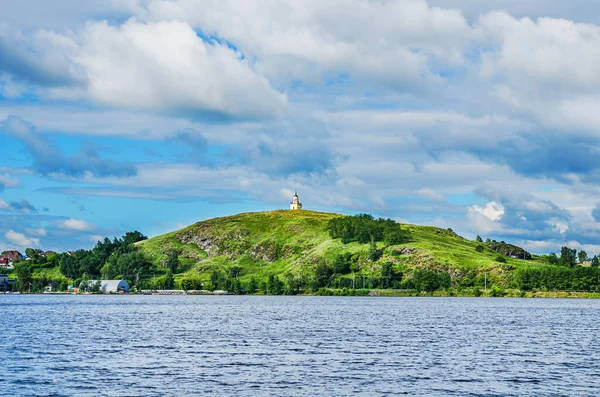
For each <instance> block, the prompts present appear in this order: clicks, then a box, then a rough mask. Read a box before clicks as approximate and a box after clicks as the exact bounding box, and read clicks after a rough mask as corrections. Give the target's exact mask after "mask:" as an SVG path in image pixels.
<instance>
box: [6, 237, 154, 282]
mask: <svg viewBox="0 0 600 397" xmlns="http://www.w3.org/2000/svg"><path fill="white" fill-rule="evenodd" d="M146 238H147V237H146V236H144V235H143V234H142V233H140V232H138V231H134V232H128V233H126V234H125V235H124V236H123V237H121V238H114V239H113V240H110V239H108V238H105V239H104V240H103V241H99V242H98V243H97V244H96V246H95V247H94V248H92V249H90V250H84V249H81V250H77V251H75V252H73V253H62V254H50V255H42V251H41V250H39V249H32V248H28V249H27V250H26V251H25V253H26V255H27V258H28V260H22V261H19V262H16V263H15V269H14V273H15V275H16V277H17V279H18V282H17V284H16V285H15V286H14V287H13V288H14V289H15V290H19V291H35V292H39V291H42V290H43V289H44V288H46V287H47V286H50V287H52V289H53V290H59V291H63V290H66V289H67V287H68V286H69V284H72V285H75V286H79V285H80V283H81V282H82V281H86V280H90V279H101V278H105V279H106V278H110V279H112V278H125V279H129V280H135V279H136V278H137V275H138V274H140V275H142V274H143V273H144V272H146V271H147V270H148V269H150V267H151V265H152V264H151V261H150V260H149V259H148V258H147V257H146V255H144V254H143V253H142V252H141V251H139V250H137V249H136V248H135V246H134V244H135V243H136V242H138V241H142V240H145V239H146ZM55 267H58V268H59V269H60V273H61V274H62V275H63V276H64V277H55V276H52V277H50V276H46V275H41V276H40V275H36V271H40V270H43V269H52V268H55ZM69 279H71V280H69ZM72 281H74V282H72Z"/></svg>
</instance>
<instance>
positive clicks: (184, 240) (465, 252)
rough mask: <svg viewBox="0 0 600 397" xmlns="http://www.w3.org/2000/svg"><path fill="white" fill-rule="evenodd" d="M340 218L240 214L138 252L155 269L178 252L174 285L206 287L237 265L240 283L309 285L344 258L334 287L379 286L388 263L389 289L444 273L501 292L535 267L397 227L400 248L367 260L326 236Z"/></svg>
mask: <svg viewBox="0 0 600 397" xmlns="http://www.w3.org/2000/svg"><path fill="white" fill-rule="evenodd" d="M338 217H342V215H339V214H332V213H322V212H314V211H307V210H302V211H287V210H281V211H271V212H259V213H243V214H238V215H233V216H228V217H222V218H215V219H210V220H206V221H202V222H198V223H195V224H193V225H191V226H188V227H186V228H183V229H181V230H177V231H174V232H171V233H168V234H164V235H161V236H157V237H153V238H150V239H148V240H144V241H141V242H139V243H137V246H138V247H139V248H140V249H141V250H142V251H143V252H144V253H145V254H147V255H148V256H149V258H150V259H151V260H152V262H153V263H154V264H155V265H156V266H158V267H160V266H161V265H162V264H164V263H165V261H167V260H168V252H169V251H172V250H175V251H176V252H177V253H178V254H179V259H180V263H181V266H180V268H179V270H178V274H177V275H176V279H179V280H181V279H184V278H186V277H196V278H198V279H199V280H201V281H203V282H208V281H209V280H211V276H212V275H213V274H214V272H221V271H222V272H224V273H227V272H228V270H229V269H231V268H232V267H234V268H235V269H236V278H239V280H241V283H242V285H245V284H248V283H249V282H250V280H251V279H252V278H255V279H256V280H258V281H259V282H260V281H261V280H266V279H268V278H269V276H280V277H283V276H284V275H286V274H287V275H288V277H289V275H291V276H292V277H298V278H301V277H306V278H308V279H310V277H311V276H313V275H314V274H315V271H316V268H318V265H319V264H320V263H325V264H330V265H331V266H334V265H335V264H336V261H337V262H340V261H343V260H346V261H348V266H347V268H346V272H347V274H338V275H337V276H338V282H337V284H336V283H334V285H333V286H336V285H339V286H348V285H349V283H348V281H347V280H348V279H349V278H351V279H352V281H353V282H354V286H356V281H355V279H354V277H355V275H356V273H358V275H359V282H360V283H361V284H362V283H365V277H366V278H367V279H368V280H371V281H368V283H371V285H369V284H365V286H366V287H369V286H377V285H376V284H377V283H375V285H373V280H374V279H380V278H381V272H382V269H383V268H384V264H386V266H387V268H386V271H387V273H388V274H389V273H390V271H391V275H388V276H387V277H391V278H393V279H395V281H397V282H396V283H395V284H394V285H393V286H394V287H401V286H402V284H401V282H402V280H405V281H406V280H407V279H410V277H411V276H412V274H413V273H414V272H415V271H420V270H429V271H433V272H436V273H440V272H443V273H447V274H448V275H449V276H450V279H451V282H452V284H456V283H460V284H464V285H466V286H471V285H475V284H479V283H480V282H481V283H483V282H484V281H483V277H484V276H483V274H484V273H485V274H486V276H485V277H486V279H487V282H488V283H489V285H492V284H495V285H499V286H504V287H506V286H508V285H509V283H510V281H511V272H512V271H513V270H515V269H517V268H521V267H529V266H536V264H538V262H536V261H535V260H522V259H514V258H511V257H508V256H502V255H500V254H499V253H498V252H496V251H494V250H493V249H491V248H490V245H489V244H488V245H486V244H485V243H483V244H482V243H477V242H475V241H470V240H467V239H465V238H463V237H461V236H459V235H457V234H456V233H454V232H453V231H452V230H446V229H441V228H438V227H431V226H417V225H411V224H401V225H400V228H401V230H402V232H403V233H404V239H403V241H402V243H400V244H393V245H388V244H386V243H385V242H383V241H379V242H377V243H376V246H377V251H378V255H377V258H376V259H374V258H372V257H370V255H369V250H370V249H371V244H369V243H359V242H350V243H344V242H343V241H342V240H341V239H334V238H332V237H331V236H330V233H329V232H328V229H327V227H328V222H329V221H330V220H332V219H334V218H338ZM478 247H479V248H478ZM512 247H514V246H512ZM516 248H518V247H516ZM519 250H520V252H523V250H522V249H519ZM479 251H481V252H479ZM527 257H529V258H530V256H529V254H527ZM340 258H342V259H340ZM390 265H391V269H389V267H390ZM348 270H350V271H348ZM350 273H352V274H350ZM334 277H335V276H334ZM214 278H215V276H213V281H214ZM344 279H345V280H346V281H344ZM390 286H392V285H390Z"/></svg>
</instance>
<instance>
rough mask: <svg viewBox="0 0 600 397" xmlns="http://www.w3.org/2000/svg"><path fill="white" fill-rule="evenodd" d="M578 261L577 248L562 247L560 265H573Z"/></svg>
mask: <svg viewBox="0 0 600 397" xmlns="http://www.w3.org/2000/svg"><path fill="white" fill-rule="evenodd" d="M576 263H577V250H575V249H570V248H569V247H562V248H561V249H560V258H559V259H558V264H559V265H560V266H566V267H573V266H575V264H576Z"/></svg>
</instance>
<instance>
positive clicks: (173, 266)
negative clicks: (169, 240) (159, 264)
mask: <svg viewBox="0 0 600 397" xmlns="http://www.w3.org/2000/svg"><path fill="white" fill-rule="evenodd" d="M166 266H167V269H169V270H170V271H171V273H173V274H175V273H177V268H178V267H179V254H178V253H177V251H175V250H169V251H168V252H167V263H166Z"/></svg>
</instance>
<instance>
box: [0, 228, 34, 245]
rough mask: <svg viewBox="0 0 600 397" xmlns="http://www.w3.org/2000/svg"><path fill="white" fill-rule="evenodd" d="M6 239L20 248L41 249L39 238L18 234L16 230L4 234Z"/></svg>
mask: <svg viewBox="0 0 600 397" xmlns="http://www.w3.org/2000/svg"><path fill="white" fill-rule="evenodd" d="M4 237H6V239H7V240H8V241H10V242H11V243H12V244H15V245H16V246H18V247H21V248H25V247H39V245H40V240H39V239H38V238H33V237H27V236H26V235H24V234H23V233H17V232H15V231H14V230H9V231H8V232H6V233H5V234H4Z"/></svg>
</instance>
